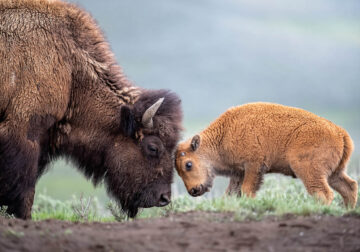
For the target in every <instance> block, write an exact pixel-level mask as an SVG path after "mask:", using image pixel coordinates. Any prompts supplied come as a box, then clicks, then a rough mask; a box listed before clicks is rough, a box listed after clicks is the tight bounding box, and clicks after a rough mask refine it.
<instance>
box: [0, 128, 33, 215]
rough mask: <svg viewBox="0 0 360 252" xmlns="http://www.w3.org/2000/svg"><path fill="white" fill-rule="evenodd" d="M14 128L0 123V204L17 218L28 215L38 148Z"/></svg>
mask: <svg viewBox="0 0 360 252" xmlns="http://www.w3.org/2000/svg"><path fill="white" fill-rule="evenodd" d="M15 132H16V131H15V130H13V131H12V130H11V129H6V128H4V127H0V185H1V186H0V206H3V205H6V206H8V213H9V214H14V215H15V216H16V217H18V218H22V219H27V218H31V207H32V204H33V199H34V193H35V184H36V178H37V166H38V159H39V152H40V148H39V145H38V143H37V141H31V140H28V139H27V138H26V136H25V137H21V134H20V133H18V134H16V133H15Z"/></svg>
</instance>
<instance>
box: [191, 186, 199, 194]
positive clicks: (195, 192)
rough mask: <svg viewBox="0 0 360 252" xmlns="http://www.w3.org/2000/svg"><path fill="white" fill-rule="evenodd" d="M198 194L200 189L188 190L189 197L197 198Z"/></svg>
mask: <svg viewBox="0 0 360 252" xmlns="http://www.w3.org/2000/svg"><path fill="white" fill-rule="evenodd" d="M199 192H200V189H199V188H198V187H193V188H192V189H191V190H190V192H189V193H190V195H191V196H197V195H198V194H199Z"/></svg>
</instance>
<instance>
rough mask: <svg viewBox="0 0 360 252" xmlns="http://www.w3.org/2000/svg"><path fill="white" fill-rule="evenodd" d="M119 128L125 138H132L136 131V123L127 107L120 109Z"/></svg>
mask: <svg viewBox="0 0 360 252" xmlns="http://www.w3.org/2000/svg"><path fill="white" fill-rule="evenodd" d="M120 119H121V121H120V128H121V130H122V132H123V133H124V135H125V136H128V137H134V136H135V131H136V121H135V115H134V112H133V111H132V110H131V109H130V108H129V107H128V106H125V105H124V106H122V107H121V115H120Z"/></svg>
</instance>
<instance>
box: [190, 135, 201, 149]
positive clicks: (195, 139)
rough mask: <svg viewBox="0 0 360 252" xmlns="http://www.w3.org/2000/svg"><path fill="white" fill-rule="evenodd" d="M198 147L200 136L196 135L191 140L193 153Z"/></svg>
mask: <svg viewBox="0 0 360 252" xmlns="http://www.w3.org/2000/svg"><path fill="white" fill-rule="evenodd" d="M199 146H200V136H199V135H196V136H194V137H193V139H192V140H191V149H192V150H193V151H196V150H197V149H198V148H199Z"/></svg>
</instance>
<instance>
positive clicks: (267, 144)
mask: <svg viewBox="0 0 360 252" xmlns="http://www.w3.org/2000/svg"><path fill="white" fill-rule="evenodd" d="M352 150H353V144H352V141H351V139H350V137H349V135H348V134H347V132H346V131H345V130H344V129H342V128H341V127H339V126H337V125H335V124H333V123H331V122H330V121H328V120H326V119H324V118H321V117H319V116H316V115H314V114H312V113H310V112H307V111H304V110H302V109H297V108H291V107H286V106H282V105H277V104H270V103H252V104H246V105H243V106H239V107H235V108H231V109H229V110H228V111H226V112H225V113H224V114H223V115H221V116H220V117H219V118H218V119H217V120H216V121H215V122H213V123H212V124H211V125H210V126H209V127H208V128H207V129H205V130H204V131H202V132H201V133H200V135H198V136H195V137H194V138H193V139H189V140H188V141H186V142H184V143H181V144H180V145H179V147H178V150H177V157H176V169H177V171H178V173H179V175H180V176H181V177H182V179H183V181H184V183H185V186H186V188H187V190H188V191H189V193H190V194H192V195H193V196H199V195H201V194H203V193H204V192H205V191H207V190H209V188H210V187H211V183H212V180H213V177H214V175H215V174H220V175H228V176H230V177H231V180H230V185H229V187H228V189H227V192H228V193H230V194H231V193H236V194H238V195H240V193H241V192H243V193H245V194H246V195H247V196H250V197H254V196H255V193H256V191H257V190H258V189H259V187H260V184H261V181H262V178H263V174H264V173H271V172H276V173H282V174H285V175H290V176H293V177H298V178H300V179H301V180H302V181H303V183H304V185H305V187H306V189H307V191H308V192H309V193H310V194H311V195H314V196H317V197H318V198H320V199H321V200H322V201H323V202H325V203H326V204H330V203H331V201H332V199H333V192H332V190H331V189H330V187H329V185H330V186H331V187H332V188H333V189H335V190H336V191H337V192H339V193H340V194H341V196H342V197H343V199H344V202H345V205H347V206H351V207H354V206H355V204H356V201H357V194H358V191H357V188H358V186H357V183H356V181H354V180H352V179H351V178H349V177H348V176H347V175H346V174H345V168H346V164H347V162H348V161H349V158H350V155H351V152H352Z"/></svg>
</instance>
